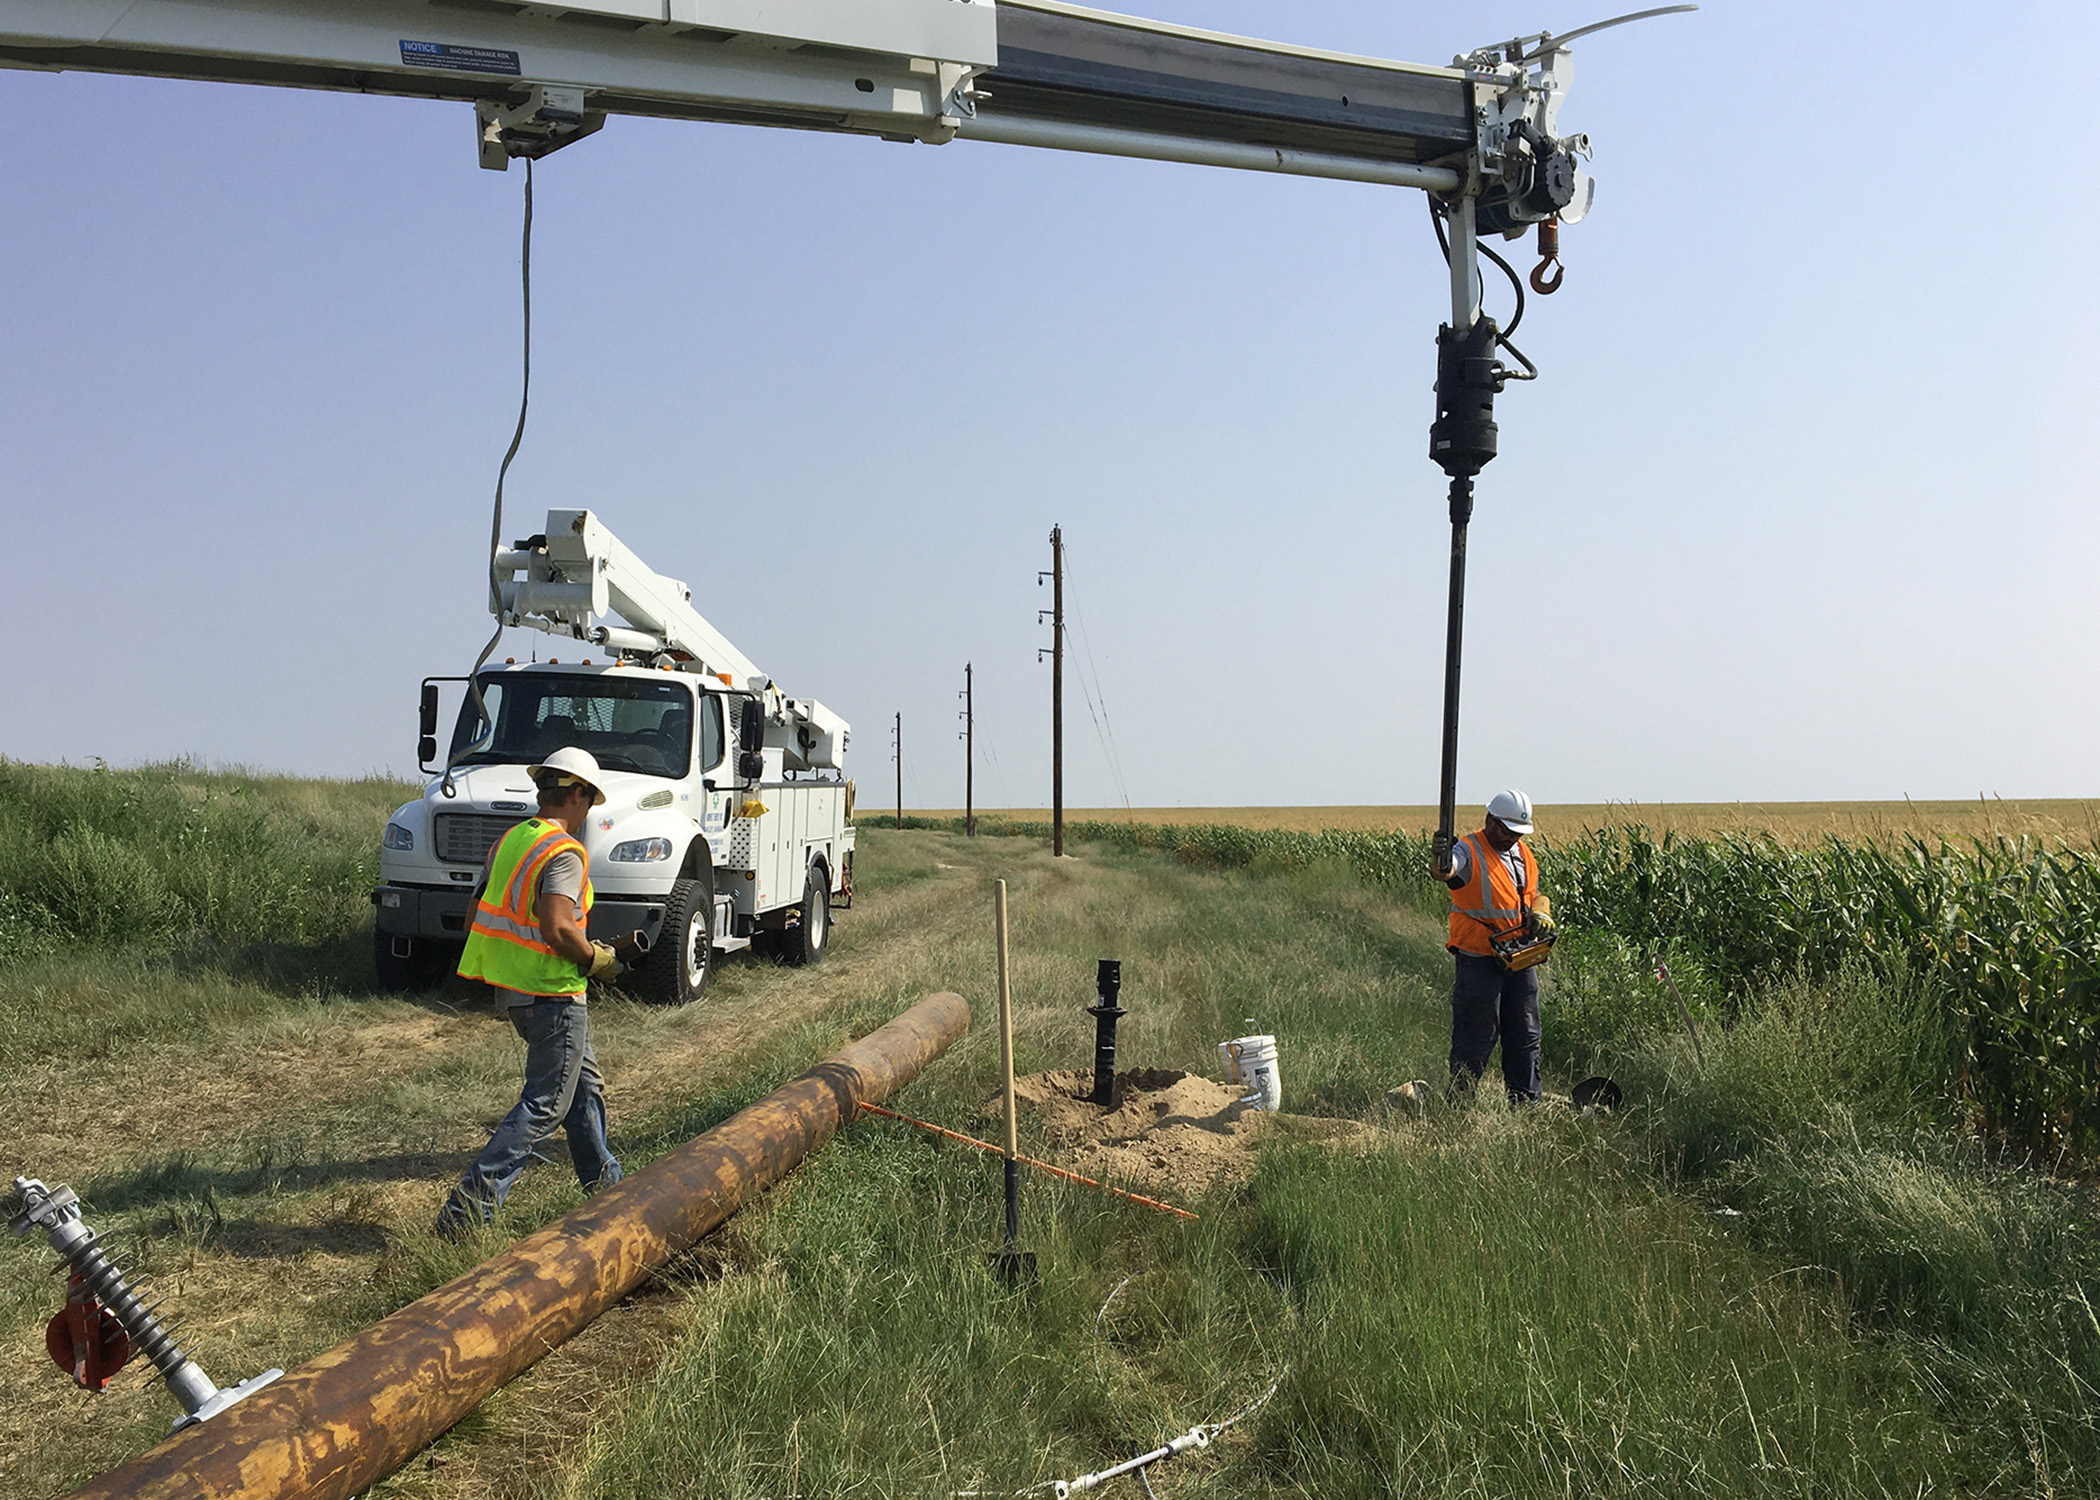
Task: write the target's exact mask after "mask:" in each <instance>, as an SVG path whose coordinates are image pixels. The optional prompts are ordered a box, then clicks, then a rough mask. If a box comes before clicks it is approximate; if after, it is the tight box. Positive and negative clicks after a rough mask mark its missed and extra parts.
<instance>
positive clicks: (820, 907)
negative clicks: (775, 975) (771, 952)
mask: <svg viewBox="0 0 2100 1500" xmlns="http://www.w3.org/2000/svg"><path fill="white" fill-rule="evenodd" d="M800 915H801V920H800V921H799V922H797V923H796V924H795V925H794V926H793V927H791V928H789V929H788V930H787V931H786V932H783V933H782V934H781V935H780V937H781V957H782V958H783V959H785V960H786V961H787V962H788V963H791V964H795V965H798V966H799V965H802V964H813V963H815V962H816V961H817V960H818V959H820V958H822V957H823V956H824V950H825V948H827V947H829V946H830V943H831V879H830V877H829V876H828V875H827V874H825V872H824V867H823V866H822V865H819V864H812V865H811V866H810V867H809V877H808V879H807V881H806V882H805V883H804V884H803V887H802V908H801V913H800Z"/></svg>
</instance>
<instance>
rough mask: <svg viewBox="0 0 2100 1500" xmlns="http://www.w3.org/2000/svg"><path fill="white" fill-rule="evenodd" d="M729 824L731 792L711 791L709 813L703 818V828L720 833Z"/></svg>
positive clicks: (708, 795) (708, 803) (708, 798)
mask: <svg viewBox="0 0 2100 1500" xmlns="http://www.w3.org/2000/svg"><path fill="white" fill-rule="evenodd" d="M728 826H729V793H727V792H709V793H708V794H707V814H706V816H705V817H704V818H702V819H701V822H700V827H701V829H702V830H703V831H705V832H707V833H720V832H721V831H722V830H723V829H725V828H727V827H728Z"/></svg>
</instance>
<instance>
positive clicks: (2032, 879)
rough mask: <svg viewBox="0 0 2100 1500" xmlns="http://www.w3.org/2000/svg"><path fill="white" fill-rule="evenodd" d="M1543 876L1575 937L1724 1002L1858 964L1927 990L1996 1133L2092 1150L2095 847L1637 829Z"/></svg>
mask: <svg viewBox="0 0 2100 1500" xmlns="http://www.w3.org/2000/svg"><path fill="white" fill-rule="evenodd" d="M1549 870H1550V872H1551V879H1552V885H1553V890H1554V893H1555V902H1556V912H1557V914H1558V915H1559V916H1560V918H1561V920H1562V921H1563V923H1564V924H1565V925H1566V926H1567V927H1568V928H1569V929H1570V931H1571V932H1574V933H1579V934H1586V935H1591V936H1599V935H1602V936H1607V937H1609V938H1610V939H1615V940H1616V941H1617V942H1618V943H1619V944H1621V945H1623V948H1624V950H1625V951H1626V953H1627V954H1628V955H1642V956H1647V955H1656V954H1664V955H1669V956H1670V957H1672V958H1673V959H1679V958H1681V959H1682V960H1683V961H1684V967H1685V968H1686V969H1687V970H1688V971H1695V972H1696V973H1698V974H1699V975H1702V976H1703V977H1704V979H1705V980H1706V981H1708V982H1709V984H1710V985H1711V987H1712V988H1713V989H1714V990H1715V991H1716V992H1717V993H1718V994H1719V996H1720V997H1721V998H1723V999H1724V1000H1725V1001H1726V1002H1728V1003H1729V1004H1730V1005H1732V1004H1734V1003H1736V1002H1737V1001H1739V1000H1740V999H1741V998H1742V997H1743V996H1746V995H1748V994H1750V993H1752V992H1754V991H1755V990H1756V989H1758V988H1759V987H1761V986H1765V985H1770V984H1772V983H1774V982H1777V981H1780V980H1783V979H1785V978H1786V977H1787V976H1789V975H1792V974H1796V973H1799V974H1804V975H1807V976H1810V977H1812V978H1819V979H1827V978H1831V977H1834V976H1835V975H1837V974H1838V973H1839V972H1840V971H1841V970H1842V969H1843V968H1844V967H1845V966H1846V965H1848V964H1865V965H1867V966H1869V967H1870V968H1872V969H1873V970H1874V971H1875V972H1877V973H1879V974H1881V975H1883V976H1885V977H1887V978H1888V979H1890V980H1891V981H1892V982H1896V983H1899V984H1900V983H1905V982H1919V983H1924V984H1926V985H1928V986H1929V987H1930V992H1931V993H1932V994H1933V995H1934V996H1936V997H1937V998H1938V999H1939V1000H1940V1001H1941V1002H1942V1003H1943V1004H1944V1006H1945V1007H1946V1009H1947V1012H1948V1016H1949V1019H1950V1022H1951V1025H1952V1031H1953V1041H1954V1049H1953V1052H1952V1055H1951V1059H1950V1061H1951V1065H1952V1074H1953V1076H1952V1077H1951V1078H1950V1080H1949V1082H1950V1083H1951V1084H1954V1085H1957V1086H1958V1087H1959V1088H1960V1090H1961V1092H1962V1093H1963V1095H1964V1096H1965V1097H1967V1098H1968V1099H1969V1100H1971V1101H1972V1102H1973V1103H1974V1105H1975V1106H1976V1107H1977V1108H1978V1109H1979V1110H1980V1111H1981V1113H1982V1116H1983V1120H1982V1123H1983V1127H1984V1129H1985V1131H1986V1132H1987V1133H1988V1134H1990V1135H1992V1136H1994V1137H2002V1138H2008V1139H2011V1140H2014V1141H2017V1142H2019V1143H2021V1144H2023V1145H2026V1146H2028V1147H2030V1148H2032V1149H2034V1150H2037V1151H2044V1152H2054V1151H2056V1150H2057V1149H2059V1148H2061V1147H2069V1148H2071V1149H2073V1150H2077V1151H2087V1150H2090V1149H2092V1148H2093V1147H2094V1146H2095V1145H2100V944H2096V943H2095V942H2094V940H2093V934H2094V933H2095V932H2096V931H2100V855H2095V854H2094V853H2092V852H2091V851H2086V850H2076V849H2055V850H2052V849H2045V848H2042V847H2039V846H2037V845H2033V844H2029V843H2025V842H2011V841H2001V842H1998V843H1985V842H1982V841H1977V842H1975V843H1973V844H1971V845H1968V846H1955V845H1950V844H1945V843H1942V844H1939V845H1937V846H1928V845H1927V844H1925V843H1924V842H1923V841H1922V840H1918V839H1912V840H1910V841H1908V842H1907V843H1905V844H1903V845H1901V846H1898V847H1893V848H1885V847H1882V846H1880V845H1873V844H1848V843H1844V842H1841V841H1839V840H1836V839H1831V840H1828V841H1826V842H1825V843H1824V844H1822V845H1821V846H1819V847H1814V848H1791V847H1787V846H1784V845H1781V844H1778V843H1776V842H1774V841H1771V840H1767V839H1759V838H1742V837H1729V838H1721V839H1678V838H1673V837H1671V836H1669V835H1667V834H1666V835H1664V836H1663V837H1662V838H1661V839H1654V838H1651V837H1649V836H1648V835H1647V833H1646V832H1645V831H1643V830H1641V829H1638V828H1634V829H1626V830H1604V831H1601V832H1599V833H1597V834H1594V835H1592V836H1591V837H1589V838H1587V839H1584V840H1582V841H1579V842H1577V843H1576V844H1574V845H1571V846H1568V847H1565V848H1556V849H1554V850H1553V851H1552V862H1551V864H1550V865H1549Z"/></svg>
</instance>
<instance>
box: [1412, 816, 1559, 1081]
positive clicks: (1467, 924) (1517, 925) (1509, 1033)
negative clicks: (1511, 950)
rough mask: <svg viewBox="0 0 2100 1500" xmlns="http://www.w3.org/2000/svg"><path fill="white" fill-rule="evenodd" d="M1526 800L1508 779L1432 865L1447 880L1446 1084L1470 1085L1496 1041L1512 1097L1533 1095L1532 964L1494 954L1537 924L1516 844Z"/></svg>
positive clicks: (1528, 865)
mask: <svg viewBox="0 0 2100 1500" xmlns="http://www.w3.org/2000/svg"><path fill="white" fill-rule="evenodd" d="M1529 832H1531V799H1530V798H1529V797H1527V796H1525V795H1524V794H1523V793H1522V792H1520V791H1518V790H1516V789H1515V788H1514V787H1512V788H1511V789H1510V790H1508V791H1506V792H1497V793H1496V794H1495V797H1494V800H1493V801H1491V802H1489V803H1488V805H1487V819H1486V822H1485V823H1484V824H1483V825H1482V827H1481V829H1480V831H1479V832H1478V833H1471V834H1468V835H1466V837H1464V838H1462V839H1460V840H1458V841H1457V842H1456V843H1454V844H1453V845H1452V846H1451V852H1450V861H1449V867H1448V868H1443V869H1439V870H1438V871H1437V872H1436V873H1437V876H1438V878H1439V879H1441V880H1442V881H1443V882H1444V884H1445V885H1447V886H1449V887H1450V888H1451V934H1450V938H1449V940H1448V941H1447V942H1446V943H1445V945H1444V946H1445V947H1446V948H1448V949H1449V950H1450V951H1451V954H1452V957H1453V960H1454V962H1455V964H1456V966H1457V975H1456V978H1455V979H1454V981H1453V983H1452V987H1451V1086H1452V1088H1453V1090H1454V1091H1465V1090H1470V1089H1471V1088H1472V1087H1473V1086H1474V1085H1475V1084H1476V1083H1478V1082H1479V1080H1480V1075H1481V1074H1482V1073H1483V1072H1485V1071H1486V1070H1487V1061H1488V1054H1489V1053H1490V1052H1493V1051H1494V1050H1495V1041H1496V1039H1497V1037H1498V1036H1499V1037H1500V1039H1501V1042H1502V1086H1503V1087H1504V1088H1505V1089H1507V1090H1508V1092H1509V1099H1510V1102H1511V1103H1512V1104H1521V1103H1528V1102H1532V1101H1535V1100H1536V1099H1537V1098H1538V1097H1539V972H1538V969H1537V967H1536V966H1535V962H1534V964H1533V966H1529V967H1523V968H1512V967H1510V966H1508V964H1506V963H1505V961H1504V958H1503V957H1502V956H1501V955H1500V954H1498V953H1497V952H1496V947H1497V945H1498V944H1501V945H1504V946H1508V945H1511V944H1512V942H1513V940H1517V939H1522V938H1525V937H1527V936H1530V935H1531V934H1532V933H1533V932H1535V930H1536V928H1537V926H1538V922H1537V919H1536V917H1535V916H1534V912H1535V911H1540V910H1543V903H1542V900H1541V897H1540V896H1539V862H1538V856H1537V855H1535V854H1534V853H1533V852H1532V851H1531V847H1530V846H1529V845H1528V844H1526V843H1525V842H1524V835H1525V834H1527V833H1529Z"/></svg>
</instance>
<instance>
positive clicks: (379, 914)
mask: <svg viewBox="0 0 2100 1500" xmlns="http://www.w3.org/2000/svg"><path fill="white" fill-rule="evenodd" d="M372 908H373V913H374V923H375V925H376V926H377V927H378V928H379V930H380V931H381V932H384V933H387V934H388V935H389V936H392V937H407V938H436V939H440V940H444V941H449V942H454V943H464V942H465V941H466V940H467V928H468V927H469V926H470V925H471V924H472V922H473V917H474V894H473V892H471V891H465V890H459V889H457V888H449V889H448V888H447V887H444V886H424V885H383V886H380V887H379V888H378V889H377V890H375V891H373V892H372ZM663 925H664V903H663V902H662V901H660V900H658V901H651V900H647V899H645V898H642V897H627V896H623V897H618V898H607V897H599V898H598V899H596V900H595V901H593V902H592V904H591V919H590V921H589V922H588V923H586V924H585V927H586V929H587V930H588V931H589V933H590V935H591V937H592V938H594V939H596V940H597V941H599V942H606V943H609V942H611V941H612V940H613V939H614V938H616V937H622V936H625V935H626V934H627V933H630V932H633V931H635V930H636V929H637V928H639V929H640V930H641V931H643V932H646V933H648V934H649V941H650V942H652V943H653V942H655V941H656V936H657V934H658V933H659V932H661V931H662V930H663Z"/></svg>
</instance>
